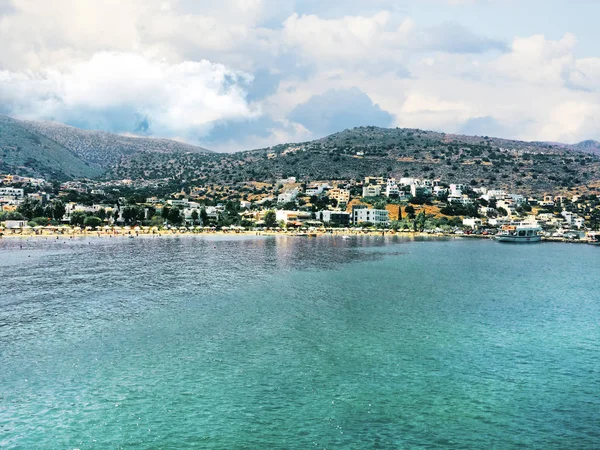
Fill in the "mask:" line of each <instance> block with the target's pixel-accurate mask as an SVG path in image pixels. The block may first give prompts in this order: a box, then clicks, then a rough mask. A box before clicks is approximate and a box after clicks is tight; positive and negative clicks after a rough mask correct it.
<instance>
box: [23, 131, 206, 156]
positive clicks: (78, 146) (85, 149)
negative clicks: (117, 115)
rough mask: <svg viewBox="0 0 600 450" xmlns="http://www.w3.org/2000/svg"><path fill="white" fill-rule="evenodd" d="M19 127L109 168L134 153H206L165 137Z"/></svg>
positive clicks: (204, 150) (198, 148) (199, 148)
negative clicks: (41, 135)
mask: <svg viewBox="0 0 600 450" xmlns="http://www.w3.org/2000/svg"><path fill="white" fill-rule="evenodd" d="M22 123H23V126H25V127H26V128H28V129H30V130H31V131H33V132H36V133H40V134H43V135H44V136H46V137H48V138H50V139H52V140H53V141H55V142H57V143H58V144H60V145H62V146H63V147H66V148H68V149H69V150H71V151H72V152H73V153H75V154H76V155H77V156H78V157H79V158H81V159H83V160H84V161H87V162H89V163H90V164H97V165H99V166H101V167H110V166H113V165H115V164H118V163H119V162H120V161H122V160H123V159H124V158H125V159H127V158H129V157H131V156H133V155H136V154H138V153H142V152H145V153H210V150H207V149H205V148H202V147H196V146H194V145H189V144H184V143H182V142H177V141H172V140H169V139H155V138H142V137H134V136H122V135H119V134H113V133H107V132H104V131H91V130H82V129H80V128H75V127H71V126H68V125H64V124H61V123H57V122H34V121H23V122H22Z"/></svg>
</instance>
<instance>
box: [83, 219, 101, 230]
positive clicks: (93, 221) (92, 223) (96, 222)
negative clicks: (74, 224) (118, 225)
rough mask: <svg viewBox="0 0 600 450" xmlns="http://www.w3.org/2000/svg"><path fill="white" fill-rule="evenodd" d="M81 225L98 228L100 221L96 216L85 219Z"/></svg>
mask: <svg viewBox="0 0 600 450" xmlns="http://www.w3.org/2000/svg"><path fill="white" fill-rule="evenodd" d="M83 224H84V225H85V226H86V227H92V228H98V227H99V226H100V225H102V219H101V218H100V217H96V216H89V217H86V218H85V220H84V221H83Z"/></svg>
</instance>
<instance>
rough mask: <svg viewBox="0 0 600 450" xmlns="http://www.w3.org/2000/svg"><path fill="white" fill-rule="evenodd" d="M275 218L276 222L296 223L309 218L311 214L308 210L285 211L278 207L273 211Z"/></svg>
mask: <svg viewBox="0 0 600 450" xmlns="http://www.w3.org/2000/svg"><path fill="white" fill-rule="evenodd" d="M275 218H276V219H277V222H281V221H283V223H285V224H286V225H287V224H289V223H291V224H294V225H296V224H299V223H304V222H306V221H307V220H311V218H312V214H311V213H310V212H308V211H286V210H283V209H278V210H277V211H275Z"/></svg>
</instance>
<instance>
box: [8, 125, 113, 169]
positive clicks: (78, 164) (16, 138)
mask: <svg viewBox="0 0 600 450" xmlns="http://www.w3.org/2000/svg"><path fill="white" fill-rule="evenodd" d="M0 173H18V174H22V175H29V176H43V177H46V178H50V179H59V180H60V179H66V178H74V177H96V176H99V175H101V174H102V173H103V169H102V168H100V167H98V166H95V165H93V164H90V163H88V162H86V161H84V160H82V159H81V158H79V157H77V156H76V155H75V154H74V153H73V152H71V151H70V150H69V149H67V148H65V147H64V146H62V145H60V144H58V143H57V142H55V141H53V140H52V139H50V138H48V137H46V136H44V135H43V134H40V133H37V132H35V131H32V130H31V129H30V128H28V127H26V126H25V125H24V124H23V122H21V121H18V120H14V119H11V118H10V117H7V116H1V115H0Z"/></svg>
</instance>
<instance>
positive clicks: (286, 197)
mask: <svg viewBox="0 0 600 450" xmlns="http://www.w3.org/2000/svg"><path fill="white" fill-rule="evenodd" d="M299 192H300V191H299V190H298V189H292V190H289V191H285V192H283V193H281V194H279V195H278V196H277V203H288V202H293V201H295V200H296V197H298V194H299Z"/></svg>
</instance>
